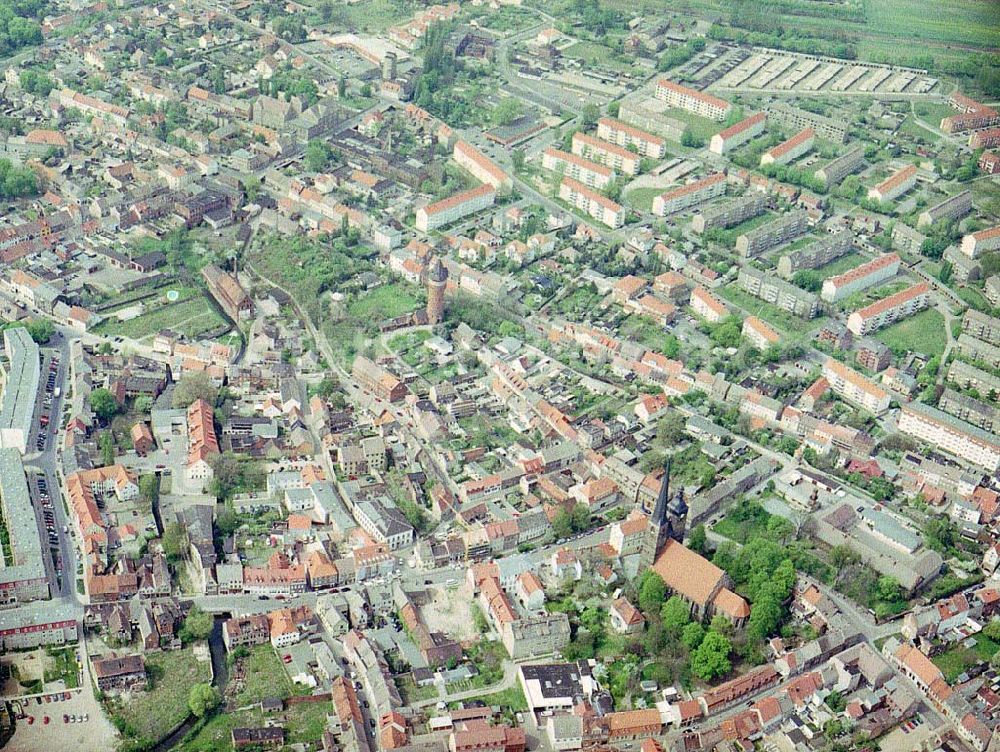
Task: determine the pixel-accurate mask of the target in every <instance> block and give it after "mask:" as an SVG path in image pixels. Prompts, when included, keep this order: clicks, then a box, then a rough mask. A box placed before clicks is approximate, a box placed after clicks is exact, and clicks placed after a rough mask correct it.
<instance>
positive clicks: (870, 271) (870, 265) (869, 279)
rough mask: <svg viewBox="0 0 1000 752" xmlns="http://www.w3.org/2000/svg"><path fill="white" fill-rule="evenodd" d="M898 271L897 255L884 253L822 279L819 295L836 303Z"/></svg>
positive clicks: (890, 276)
mask: <svg viewBox="0 0 1000 752" xmlns="http://www.w3.org/2000/svg"><path fill="white" fill-rule="evenodd" d="M898 272H899V255H898V254H896V253H886V254H884V255H882V256H879V257H878V258H876V259H872V260H871V261H866V262H865V263H863V264H859V265H858V266H856V267H854V268H853V269H848V270H847V271H846V272H844V273H843V274H838V275H837V276H835V277H830V278H828V279H826V280H824V282H823V289H822V291H821V292H820V297H822V298H823V300H825V301H827V302H828V303H836V302H837V301H838V300H843V299H844V298H846V297H848V296H850V295H853V294H854V293H856V292H859V291H861V290H866V289H868V288H869V287H872V286H874V285H877V284H879V283H880V282H884V281H885V280H887V279H892V278H893V277H895V276H896V274H897V273H898Z"/></svg>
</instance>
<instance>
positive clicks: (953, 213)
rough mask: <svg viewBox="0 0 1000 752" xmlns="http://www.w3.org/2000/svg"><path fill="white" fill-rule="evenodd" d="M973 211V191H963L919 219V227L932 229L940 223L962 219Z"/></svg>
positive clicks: (926, 212)
mask: <svg viewBox="0 0 1000 752" xmlns="http://www.w3.org/2000/svg"><path fill="white" fill-rule="evenodd" d="M970 211H972V191H962V192H961V193H956V194H955V195H954V196H950V197H948V198H946V199H944V200H943V201H939V202H938V203H936V204H934V206H931V207H929V208H928V209H926V210H925V211H923V212H921V213H920V216H919V217H917V227H931V226H933V225H934V224H936V223H938V222H947V221H949V220H953V219H960V218H962V217H964V216H965V215H966V214H968V213H969V212H970Z"/></svg>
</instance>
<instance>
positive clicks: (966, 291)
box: [958, 285, 993, 313]
mask: <svg viewBox="0 0 1000 752" xmlns="http://www.w3.org/2000/svg"><path fill="white" fill-rule="evenodd" d="M958 297H960V298H961V299H962V300H964V301H965V302H966V303H967V304H968V305H969V307H970V308H974V309H975V310H977V311H984V312H987V313H989V312H990V311H992V310H993V306H991V305H990V301H988V300H987V299H986V296H985V295H983V293H982V292H981V291H980V290H979V288H977V287H970V286H968V285H963V286H962V287H959V288H958Z"/></svg>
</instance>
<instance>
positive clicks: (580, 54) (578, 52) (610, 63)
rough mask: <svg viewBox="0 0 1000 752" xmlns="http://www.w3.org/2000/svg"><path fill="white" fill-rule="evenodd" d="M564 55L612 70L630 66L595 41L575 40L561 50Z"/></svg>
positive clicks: (585, 63) (626, 68)
mask: <svg viewBox="0 0 1000 752" xmlns="http://www.w3.org/2000/svg"><path fill="white" fill-rule="evenodd" d="M563 54H564V55H565V56H566V57H569V58H573V59H574V60H579V61H580V62H581V63H583V64H584V65H586V66H589V67H602V68H610V69H612V70H618V71H621V70H628V69H629V68H631V66H630V65H629V64H628V63H626V62H623V61H621V60H616V59H615V58H614V57H613V56H612V51H611V49H610V48H608V47H605V46H604V45H603V44H596V43H595V42H577V43H576V44H573V45H570V46H569V47H567V48H566V50H565V51H564V52H563Z"/></svg>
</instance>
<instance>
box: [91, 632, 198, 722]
mask: <svg viewBox="0 0 1000 752" xmlns="http://www.w3.org/2000/svg"><path fill="white" fill-rule="evenodd" d="M146 673H147V675H148V676H149V678H150V689H148V690H147V691H145V692H139V693H137V694H136V695H135V696H134V697H133V698H132V699H131V700H130V701H129V702H127V703H126V702H124V701H123V700H118V699H115V700H111V701H109V712H110V715H111V718H112V720H113V721H114V722H115V724H116V725H120V726H121V727H122V728H124V729H125V732H124V733H123V735H124V736H130V737H133V738H137V739H147V740H149V741H150V742H156V741H159V740H160V739H161V738H162V737H163V736H165V735H166V734H167V733H169V732H170V731H171V730H172V729H173V728H174V727H176V726H177V725H178V724H179V723H180V722H181V721H183V720H184V719H185V718H187V716H188V712H189V711H188V692H189V691H190V689H191V685H192V684H196V683H198V682H208V681H210V680H211V673H212V671H211V667H210V665H209V663H208V661H198V660H196V659H195V657H194V652H193V651H192V650H191V649H190V648H188V649H185V650H176V651H167V652H162V653H149V654H147V655H146ZM129 732H131V733H129Z"/></svg>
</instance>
